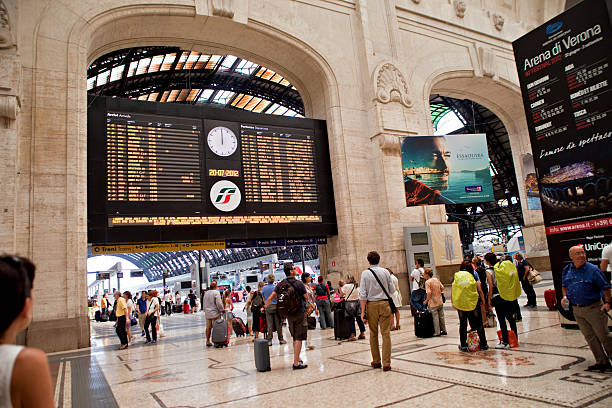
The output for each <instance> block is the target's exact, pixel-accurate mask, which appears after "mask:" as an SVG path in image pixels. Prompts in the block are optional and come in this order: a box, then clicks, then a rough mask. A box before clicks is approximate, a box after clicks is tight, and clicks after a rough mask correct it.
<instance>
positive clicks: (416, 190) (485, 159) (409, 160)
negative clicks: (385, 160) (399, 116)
mask: <svg viewBox="0 0 612 408" xmlns="http://www.w3.org/2000/svg"><path fill="white" fill-rule="evenodd" d="M402 171H403V175H404V187H405V190H406V205H407V206H413V205H427V204H460V203H481V202H486V201H493V200H494V196H493V185H492V184H491V171H490V165H489V152H488V150H487V137H486V135H485V134H483V133H479V134H458V135H446V136H411V137H406V138H404V140H403V141H402Z"/></svg>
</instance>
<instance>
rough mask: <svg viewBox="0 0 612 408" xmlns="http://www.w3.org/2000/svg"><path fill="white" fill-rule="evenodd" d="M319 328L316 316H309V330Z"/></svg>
mask: <svg viewBox="0 0 612 408" xmlns="http://www.w3.org/2000/svg"><path fill="white" fill-rule="evenodd" d="M316 328H317V318H316V317H314V316H308V330H314V329H316Z"/></svg>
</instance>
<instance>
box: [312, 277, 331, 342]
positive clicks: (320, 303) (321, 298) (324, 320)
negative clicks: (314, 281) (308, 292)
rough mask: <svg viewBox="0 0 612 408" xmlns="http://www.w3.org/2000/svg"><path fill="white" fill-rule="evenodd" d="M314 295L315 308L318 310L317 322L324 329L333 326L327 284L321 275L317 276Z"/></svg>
mask: <svg viewBox="0 0 612 408" xmlns="http://www.w3.org/2000/svg"><path fill="white" fill-rule="evenodd" d="M315 295H316V296H317V299H316V300H317V310H318V311H319V323H320V324H321V329H322V330H325V329H327V328H328V327H329V328H331V329H333V328H334V319H333V318H332V313H331V304H330V303H329V295H330V291H329V286H327V285H326V284H325V283H323V277H322V276H319V284H318V285H317V286H316V287H315Z"/></svg>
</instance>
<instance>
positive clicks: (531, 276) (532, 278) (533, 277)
mask: <svg viewBox="0 0 612 408" xmlns="http://www.w3.org/2000/svg"><path fill="white" fill-rule="evenodd" d="M527 265H529V272H527V280H528V281H529V283H530V284H531V285H535V284H536V283H540V282H542V279H543V278H542V275H540V272H538V270H537V269H536V268H534V267H533V266H531V264H527Z"/></svg>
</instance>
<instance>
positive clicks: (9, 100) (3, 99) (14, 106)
mask: <svg viewBox="0 0 612 408" xmlns="http://www.w3.org/2000/svg"><path fill="white" fill-rule="evenodd" d="M18 112H19V103H18V101H17V97H16V96H14V95H0V117H1V118H4V119H9V120H15V119H17V113H18Z"/></svg>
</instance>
